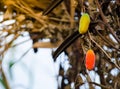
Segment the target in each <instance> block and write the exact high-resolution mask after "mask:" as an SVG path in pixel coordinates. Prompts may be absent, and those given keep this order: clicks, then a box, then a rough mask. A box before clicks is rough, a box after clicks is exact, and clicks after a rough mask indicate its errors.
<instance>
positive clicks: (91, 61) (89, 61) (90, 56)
mask: <svg viewBox="0 0 120 89" xmlns="http://www.w3.org/2000/svg"><path fill="white" fill-rule="evenodd" d="M85 66H86V68H87V69H88V70H92V69H93V68H94V67H95V53H94V51H93V50H92V49H90V50H88V51H87V53H86V58H85Z"/></svg>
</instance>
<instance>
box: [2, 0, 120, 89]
mask: <svg viewBox="0 0 120 89" xmlns="http://www.w3.org/2000/svg"><path fill="white" fill-rule="evenodd" d="M56 1H57V0H0V15H2V16H3V19H2V20H1V22H0V24H1V25H0V58H1V60H0V65H1V70H0V73H1V75H0V76H1V78H0V81H1V83H2V84H3V85H4V86H5V87H6V89H10V87H9V83H8V82H7V78H6V76H5V73H4V71H3V70H4V69H2V61H3V60H2V59H3V58H4V55H5V54H6V52H7V51H8V49H9V48H11V47H15V46H17V45H20V44H22V43H24V42H26V41H28V40H32V41H33V47H32V48H33V49H34V52H35V53H36V52H37V48H56V47H59V45H60V44H61V43H62V42H63V41H64V40H65V38H67V37H68V36H69V35H71V34H72V33H74V32H75V31H76V30H78V28H79V19H80V17H81V14H82V13H83V12H86V13H88V14H89V15H90V19H91V23H90V26H89V32H88V33H87V34H85V35H83V36H82V37H79V38H78V39H76V40H75V41H74V42H73V43H72V44H71V45H70V46H69V47H68V48H67V49H66V50H65V54H66V55H67V56H68V61H69V62H70V65H71V67H70V68H69V69H68V70H67V72H65V71H64V67H63V66H61V65H62V64H61V65H60V70H59V75H60V76H62V77H63V80H62V83H61V89H71V87H70V85H71V83H75V86H74V87H75V89H79V87H80V86H82V85H83V84H84V83H85V82H84V81H83V78H82V76H84V77H85V78H86V82H87V83H88V84H89V89H95V85H96V86H100V87H101V88H102V89H120V82H119V80H120V1H119V0H61V2H62V1H63V2H62V3H60V4H58V5H57V6H56V7H55V8H54V9H53V10H52V11H51V12H50V13H49V14H47V15H44V14H43V12H44V10H46V9H47V7H48V6H49V5H51V3H52V2H56ZM51 6H52V5H51ZM48 9H49V8H48ZM7 21H13V22H11V23H10V24H5V22H7ZM25 32H28V33H29V36H30V39H28V40H26V41H23V42H21V43H18V44H14V45H12V43H13V42H14V41H15V40H16V39H17V38H18V37H20V36H22V37H24V33H25ZM10 37H11V38H10ZM9 38H10V40H9V41H8V40H7V39H9ZM42 39H50V42H40V41H39V40H42ZM90 48H91V49H93V50H94V52H95V54H96V65H95V68H94V70H93V71H94V72H95V73H97V74H98V75H99V78H100V84H98V83H96V82H93V81H92V80H91V79H90V76H89V72H88V71H87V70H86V68H85V65H84V59H85V54H86V51H87V50H88V49H90ZM53 53H54V52H53ZM25 54H26V53H25ZM51 55H52V54H51ZM13 64H14V63H10V67H11V66H12V65H13ZM114 69H117V70H116V72H117V74H116V75H112V74H111V71H113V70H114ZM81 75H82V76H81ZM65 79H67V80H68V83H67V84H66V83H65V82H64V80H65Z"/></svg>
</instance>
